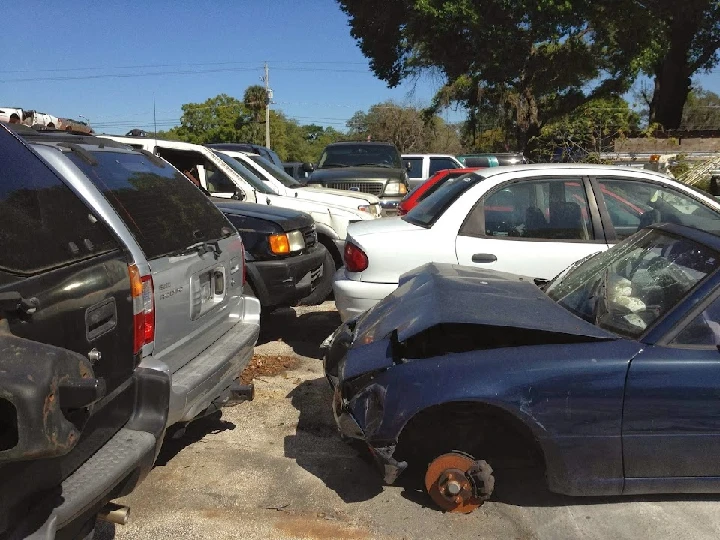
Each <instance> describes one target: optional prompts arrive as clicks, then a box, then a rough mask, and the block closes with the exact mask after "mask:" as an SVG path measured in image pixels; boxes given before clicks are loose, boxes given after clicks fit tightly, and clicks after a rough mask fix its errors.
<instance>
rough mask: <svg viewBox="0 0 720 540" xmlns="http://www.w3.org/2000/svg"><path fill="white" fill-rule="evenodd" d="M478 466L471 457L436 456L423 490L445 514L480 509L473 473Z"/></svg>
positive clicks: (449, 454)
mask: <svg viewBox="0 0 720 540" xmlns="http://www.w3.org/2000/svg"><path fill="white" fill-rule="evenodd" d="M476 465H477V462H476V461H475V459H473V457H472V456H469V455H467V454H463V453H460V452H450V453H448V454H443V455H442V456H438V457H437V458H435V459H434V460H433V462H432V463H430V465H429V466H428V470H427V473H425V489H426V490H427V492H428V494H429V495H430V497H431V498H432V500H433V501H434V502H435V504H437V505H438V506H439V507H440V508H442V509H443V510H445V511H446V512H458V513H462V514H469V513H470V512H472V511H473V510H475V509H476V508H478V507H480V505H482V503H483V499H482V498H479V497H478V496H477V493H478V490H477V489H476V486H475V485H474V482H473V477H472V476H471V474H472V472H473V471H474V469H475V468H476Z"/></svg>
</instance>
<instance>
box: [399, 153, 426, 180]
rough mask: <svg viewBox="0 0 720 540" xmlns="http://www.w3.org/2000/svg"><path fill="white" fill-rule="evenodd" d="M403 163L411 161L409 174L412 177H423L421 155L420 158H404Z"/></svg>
mask: <svg viewBox="0 0 720 540" xmlns="http://www.w3.org/2000/svg"><path fill="white" fill-rule="evenodd" d="M403 163H409V164H410V170H409V171H408V176H409V177H410V178H422V175H423V173H422V163H423V159H422V158H421V157H418V158H403Z"/></svg>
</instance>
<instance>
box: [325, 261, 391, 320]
mask: <svg viewBox="0 0 720 540" xmlns="http://www.w3.org/2000/svg"><path fill="white" fill-rule="evenodd" d="M395 289H397V283H370V282H367V281H356V280H353V279H348V278H347V276H346V275H345V269H344V268H340V269H339V270H338V271H337V272H335V277H334V279H333V292H334V293H335V306H336V307H337V310H338V313H340V319H341V320H342V321H343V322H344V321H348V320H350V319H353V318H354V317H356V316H358V315H360V314H361V313H364V312H365V311H367V310H368V309H370V308H371V307H373V306H374V305H375V304H377V303H378V302H379V301H380V300H382V299H383V298H385V297H386V296H387V295H388V294H390V293H391V292H393V291H394V290H395Z"/></svg>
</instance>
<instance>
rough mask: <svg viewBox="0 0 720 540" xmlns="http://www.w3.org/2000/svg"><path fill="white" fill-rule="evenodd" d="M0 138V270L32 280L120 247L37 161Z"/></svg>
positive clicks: (15, 143)
mask: <svg viewBox="0 0 720 540" xmlns="http://www.w3.org/2000/svg"><path fill="white" fill-rule="evenodd" d="M0 135H2V139H3V143H2V144H0V246H2V251H1V253H2V254H1V255H0V270H5V271H8V272H11V273H15V274H21V275H32V274H35V273H38V272H41V271H43V270H48V269H51V268H55V267H58V266H63V265H66V264H70V263H73V262H76V261H80V260H83V259H87V258H90V257H94V256H96V255H99V254H102V253H107V252H108V251H112V250H115V249H118V248H119V247H120V246H119V243H118V242H117V241H116V240H115V239H114V237H113V236H112V235H111V233H110V232H109V231H108V229H107V228H106V227H105V225H104V224H103V223H102V222H100V221H99V220H98V219H97V218H96V217H95V216H94V215H93V214H92V212H91V211H90V210H89V209H88V207H87V206H86V205H85V204H84V203H83V202H82V201H81V200H80V199H79V198H78V197H77V196H76V195H75V194H74V193H73V192H72V190H70V188H69V187H68V186H67V185H65V184H64V183H63V182H62V181H61V180H60V178H58V176H56V175H55V173H54V172H53V171H52V170H51V169H50V168H49V167H48V166H47V165H45V163H43V162H42V161H41V160H40V158H38V157H36V156H35V155H34V154H33V153H32V152H31V151H30V150H28V149H27V148H25V147H24V146H23V145H22V144H21V143H20V142H19V141H16V140H15V139H14V138H12V137H10V136H9V135H6V134H5V133H2V134H0ZM5 139H7V141H6V140H5Z"/></svg>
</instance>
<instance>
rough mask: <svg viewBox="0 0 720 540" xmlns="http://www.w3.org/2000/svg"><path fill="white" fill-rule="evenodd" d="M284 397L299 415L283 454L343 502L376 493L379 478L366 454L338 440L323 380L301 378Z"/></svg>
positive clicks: (379, 485) (380, 485)
mask: <svg viewBox="0 0 720 540" xmlns="http://www.w3.org/2000/svg"><path fill="white" fill-rule="evenodd" d="M287 397H289V398H290V400H291V403H292V404H293V406H294V407H295V408H296V409H297V410H298V411H299V412H300V418H299V420H298V425H297V429H296V432H295V434H294V435H288V436H287V437H285V456H286V457H289V458H292V459H294V460H295V461H296V463H297V464H298V465H299V466H300V467H302V468H303V469H305V470H306V471H308V472H309V473H311V474H313V475H314V476H316V477H317V478H319V479H320V480H322V482H323V483H324V484H325V485H326V486H327V487H328V488H330V489H332V490H333V491H334V492H335V493H337V494H338V496H339V497H340V498H341V499H342V500H343V501H345V502H347V503H351V502H360V501H367V500H369V499H372V498H373V497H375V496H376V495H378V494H380V493H381V492H382V480H381V478H380V474H379V473H378V472H377V471H376V470H375V467H374V465H373V464H372V460H371V458H370V455H369V453H368V452H359V451H358V449H356V448H353V447H351V446H349V445H348V444H345V443H344V442H343V441H342V440H341V439H340V435H339V434H338V431H337V428H336V427H335V420H334V419H333V415H332V411H331V408H330V399H331V392H330V387H329V385H328V383H327V381H326V380H325V379H324V378H320V379H313V380H309V381H305V382H303V383H301V384H300V385H298V386H297V388H295V389H293V390H292V392H290V394H288V396H287Z"/></svg>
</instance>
